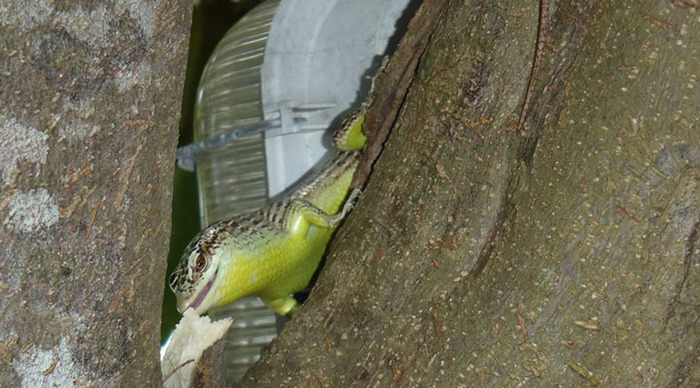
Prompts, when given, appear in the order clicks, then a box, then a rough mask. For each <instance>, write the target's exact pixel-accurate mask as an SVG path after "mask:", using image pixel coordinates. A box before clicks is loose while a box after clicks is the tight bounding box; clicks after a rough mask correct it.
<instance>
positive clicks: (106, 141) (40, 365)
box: [0, 0, 191, 387]
mask: <svg viewBox="0 0 700 388" xmlns="http://www.w3.org/2000/svg"><path fill="white" fill-rule="evenodd" d="M190 8H191V4H190V2H187V1H176V2H172V1H126V2H112V1H77V2H76V1H41V0H40V1H30V2H26V1H15V0H10V1H9V2H8V1H3V2H2V3H0V36H2V42H1V43H0V46H1V47H0V52H1V54H0V58H2V59H1V61H2V62H1V65H0V67H1V69H0V85H2V87H0V165H1V167H2V183H1V186H2V191H1V192H0V220H2V226H1V227H0V240H1V241H2V246H1V247H0V327H2V330H0V386H6V387H16V386H20V385H21V386H26V387H49V386H51V387H53V386H61V387H69V386H100V387H104V386H122V387H143V386H152V385H158V384H159V382H160V379H161V377H160V371H159V365H158V353H157V351H158V340H159V328H160V304H161V300H162V295H163V286H162V284H163V281H162V279H163V277H164V276H165V265H166V262H165V258H166V254H167V247H168V236H169V232H170V206H171V204H170V201H171V185H172V175H173V167H174V160H173V157H174V151H175V144H176V139H177V122H178V117H179V108H180V104H181V89H182V84H183V80H184V72H185V64H186V51H187V42H188V34H189V20H190V18H189V14H190Z"/></svg>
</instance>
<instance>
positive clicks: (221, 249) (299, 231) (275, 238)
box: [170, 113, 366, 315]
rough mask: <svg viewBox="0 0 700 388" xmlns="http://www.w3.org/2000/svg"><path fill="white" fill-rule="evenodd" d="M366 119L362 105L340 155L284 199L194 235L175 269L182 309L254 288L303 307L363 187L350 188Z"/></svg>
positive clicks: (207, 305)
mask: <svg viewBox="0 0 700 388" xmlns="http://www.w3.org/2000/svg"><path fill="white" fill-rule="evenodd" d="M363 123H364V115H363V114H362V113H359V114H356V115H354V116H353V117H351V118H350V119H349V120H346V121H345V123H344V124H343V126H342V127H341V128H340V129H339V130H338V131H336V133H335V136H334V144H335V147H336V148H337V149H338V153H337V154H336V155H335V157H334V158H333V159H332V160H331V161H330V162H329V163H328V164H326V165H325V166H324V168H323V169H322V170H321V171H319V172H318V173H317V174H315V175H313V176H312V177H310V178H309V179H308V180H307V181H305V182H304V183H303V184H302V185H301V186H300V187H299V188H297V189H296V190H294V191H293V192H292V193H290V194H289V195H287V196H286V197H284V198H283V199H282V200H280V201H277V202H273V203H271V204H269V205H268V206H266V207H264V208H262V209H260V210H258V211H255V212H252V213H247V214H242V215H238V216H235V217H233V218H230V219H224V220H221V221H218V222H216V223H214V224H213V225H211V226H209V227H208V228H206V229H205V230H204V231H202V232H201V233H200V234H199V235H198V236H196V237H195V238H194V239H193V240H192V242H191V243H190V245H189V246H188V247H187V249H186V250H185V252H184V254H183V256H182V260H181V262H180V264H179V265H178V268H177V269H176V270H175V271H174V272H173V273H172V275H171V276H170V288H171V289H172V290H173V292H174V293H175V295H176V296H177V308H178V310H179V311H180V312H184V311H185V310H186V309H188V308H192V309H194V311H195V312H196V313H198V314H200V315H201V314H204V313H206V312H207V311H209V310H211V309H213V308H215V307H219V306H223V305H226V304H229V303H231V302H234V301H235V300H237V299H239V298H241V297H244V296H248V295H257V296H259V297H260V298H261V299H262V300H263V301H264V302H265V304H267V305H268V306H269V307H270V308H271V309H273V310H275V311H276V312H277V313H279V314H281V315H286V314H288V313H290V312H292V311H294V310H295V309H296V308H297V307H298V303H297V301H296V300H295V299H294V298H292V296H291V294H292V293H294V292H297V291H300V290H302V289H304V288H305V287H306V286H307V285H308V283H309V280H310V279H311V277H312V275H313V274H314V272H315V271H316V268H317V267H318V264H319V262H320V260H321V257H322V256H323V253H324V251H325V249H326V245H327V244H328V241H329V240H330V237H331V234H332V233H333V231H334V230H335V228H336V226H337V224H338V223H339V222H340V221H341V220H342V219H343V218H344V217H345V215H346V214H347V213H348V212H349V211H350V210H351V209H352V207H353V205H354V202H355V200H356V199H357V197H358V196H359V194H360V191H359V190H353V191H352V192H351V193H350V195H349V196H348V189H349V187H350V181H351V180H352V176H353V174H354V172H355V169H356V168H357V164H358V160H359V154H360V152H359V150H360V149H362V147H363V146H364V143H365V141H366V138H365V136H364V134H363V133H362V125H363ZM346 197H348V198H347V200H346Z"/></svg>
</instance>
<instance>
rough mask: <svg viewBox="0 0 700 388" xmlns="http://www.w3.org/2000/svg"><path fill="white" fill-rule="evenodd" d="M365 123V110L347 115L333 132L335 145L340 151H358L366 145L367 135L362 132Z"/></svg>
mask: <svg viewBox="0 0 700 388" xmlns="http://www.w3.org/2000/svg"><path fill="white" fill-rule="evenodd" d="M364 123H365V115H364V110H359V111H357V112H355V113H353V114H352V115H350V116H349V117H347V118H346V119H345V120H344V121H343V124H341V126H340V128H338V129H337V130H336V131H335V133H334V134H333V145H334V146H335V148H336V149H337V150H339V151H358V150H361V149H362V147H364V146H365V142H366V141H367V137H365V134H364V133H363V132H362V126H363V125H364Z"/></svg>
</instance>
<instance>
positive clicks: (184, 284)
mask: <svg viewBox="0 0 700 388" xmlns="http://www.w3.org/2000/svg"><path fill="white" fill-rule="evenodd" d="M218 232H219V227H218V225H217V224H214V225H212V226H210V227H208V228H207V229H205V230H204V231H202V232H201V233H200V234H199V235H197V236H196V237H195V238H194V239H193V240H192V241H191V242H190V244H189V245H188V246H187V248H186V249H185V252H184V253H183V255H182V259H181V260H180V264H179V265H178V267H177V269H175V271H173V273H172V274H171V275H170V280H169V283H170V289H171V290H173V292H174V293H175V296H176V297H177V309H178V311H179V312H180V313H184V311H185V310H186V309H187V308H192V309H193V310H194V311H195V312H196V313H197V314H200V315H201V314H204V313H206V312H207V311H208V310H209V309H211V308H214V307H216V306H217V305H218V300H217V298H216V297H215V293H214V292H210V291H212V289H216V287H215V286H216V284H215V282H216V281H217V275H218V274H219V262H220V258H219V257H218V255H217V251H218V248H219V247H220V242H219V241H220V238H219V233H218Z"/></svg>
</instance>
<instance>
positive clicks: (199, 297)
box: [190, 270, 219, 310]
mask: <svg viewBox="0 0 700 388" xmlns="http://www.w3.org/2000/svg"><path fill="white" fill-rule="evenodd" d="M218 273H219V271H218V270H217V271H216V272H214V276H212V278H211V280H210V281H209V282H208V283H207V284H206V285H205V286H204V288H202V291H201V292H200V293H199V295H197V298H196V299H195V300H194V302H192V304H191V305H190V307H191V308H192V309H193V310H197V307H199V305H200V304H202V301H203V300H204V298H206V297H207V294H209V291H210V290H211V286H212V285H213V284H214V280H216V275H217V274H218Z"/></svg>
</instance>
